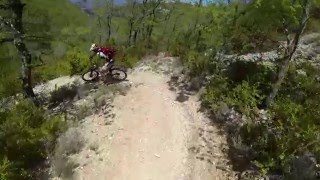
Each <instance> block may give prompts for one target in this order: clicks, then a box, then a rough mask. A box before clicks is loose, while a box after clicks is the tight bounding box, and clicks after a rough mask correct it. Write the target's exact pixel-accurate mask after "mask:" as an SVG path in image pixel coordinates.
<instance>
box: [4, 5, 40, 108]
mask: <svg viewBox="0 0 320 180" xmlns="http://www.w3.org/2000/svg"><path fill="white" fill-rule="evenodd" d="M25 5H26V4H24V3H22V2H21V0H10V1H7V3H6V4H1V5H0V9H2V10H5V11H8V13H9V16H8V17H2V16H0V28H1V30H6V31H8V32H9V33H10V34H11V37H5V38H2V39H1V40H0V42H13V44H14V46H15V48H16V49H17V51H18V53H19V55H20V60H21V80H22V88H23V91H24V95H25V97H28V98H30V99H31V100H32V101H33V102H34V104H36V105H39V102H38V100H37V98H36V96H35V94H34V92H33V88H32V82H31V80H32V78H31V75H32V73H31V72H32V57H31V53H30V52H29V50H28V48H27V47H26V44H25V43H24V29H23V24H22V16H23V8H24V7H25Z"/></svg>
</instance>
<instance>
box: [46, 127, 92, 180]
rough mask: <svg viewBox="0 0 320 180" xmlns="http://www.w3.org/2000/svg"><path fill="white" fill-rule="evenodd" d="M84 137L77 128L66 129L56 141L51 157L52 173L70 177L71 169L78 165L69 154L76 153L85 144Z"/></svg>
mask: <svg viewBox="0 0 320 180" xmlns="http://www.w3.org/2000/svg"><path fill="white" fill-rule="evenodd" d="M85 142H86V139H85V138H84V136H83V135H82V133H81V131H80V130H79V129H77V128H70V129H68V130H67V131H66V132H65V133H64V134H63V135H62V136H60V137H59V139H58V141H57V147H56V150H55V153H54V156H53V159H52V165H53V168H54V169H53V170H54V173H55V174H56V175H57V176H60V175H62V176H63V177H65V178H70V176H71V175H72V173H73V169H74V168H75V167H76V166H78V165H77V164H76V163H75V162H73V161H72V160H71V159H70V158H69V156H70V155H72V154H75V153H78V152H79V151H80V150H81V149H82V148H83V147H84V145H85Z"/></svg>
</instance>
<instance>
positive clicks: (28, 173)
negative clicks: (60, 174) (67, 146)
mask: <svg viewBox="0 0 320 180" xmlns="http://www.w3.org/2000/svg"><path fill="white" fill-rule="evenodd" d="M61 127H62V121H61V118H60V117H47V116H46V115H45V112H44V111H43V110H42V109H38V108H37V107H35V106H34V105H33V104H32V103H30V102H27V101H23V102H19V103H18V104H17V105H16V106H15V107H13V109H12V110H10V111H7V112H2V113H1V114H0V146H1V150H0V157H1V159H0V162H1V163H2V165H1V171H4V172H1V174H2V175H1V176H3V177H6V176H8V177H9V176H12V179H29V178H31V177H32V170H33V168H34V167H35V166H37V165H38V163H39V162H41V161H43V160H44V159H45V158H46V157H47V150H48V146H49V145H50V144H52V143H53V141H54V140H55V138H56V137H57V133H58V132H59V130H60V128H61ZM6 158H7V159H6ZM4 179H5V178H4Z"/></svg>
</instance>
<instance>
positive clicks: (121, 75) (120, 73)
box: [110, 67, 127, 81]
mask: <svg viewBox="0 0 320 180" xmlns="http://www.w3.org/2000/svg"><path fill="white" fill-rule="evenodd" d="M110 75H111V77H112V78H113V79H116V80H119V81H123V80H125V79H126V78H127V73H126V72H125V71H124V70H122V69H120V68H117V67H113V68H112V69H111V70H110Z"/></svg>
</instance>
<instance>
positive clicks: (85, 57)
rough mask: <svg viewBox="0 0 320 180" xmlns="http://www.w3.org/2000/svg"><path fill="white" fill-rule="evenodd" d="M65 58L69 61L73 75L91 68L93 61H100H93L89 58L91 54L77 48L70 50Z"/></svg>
mask: <svg viewBox="0 0 320 180" xmlns="http://www.w3.org/2000/svg"><path fill="white" fill-rule="evenodd" d="M65 59H66V60H67V61H68V62H69V65H70V74H71V75H73V74H79V73H82V72H84V71H85V70H87V69H88V68H89V66H90V65H91V63H99V62H97V61H94V62H91V61H90V60H89V54H88V53H84V52H83V51H80V50H78V49H77V48H75V49H72V50H71V51H68V52H67V55H66V57H65Z"/></svg>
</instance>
